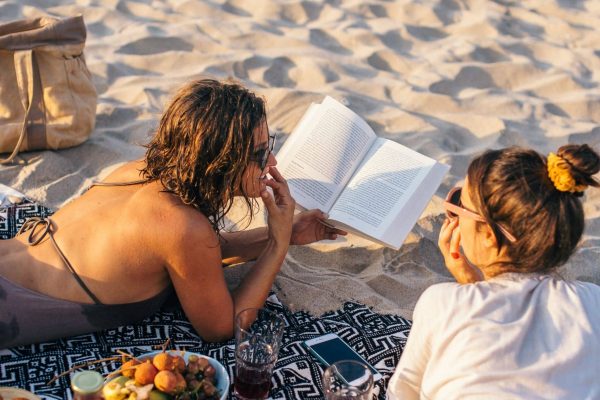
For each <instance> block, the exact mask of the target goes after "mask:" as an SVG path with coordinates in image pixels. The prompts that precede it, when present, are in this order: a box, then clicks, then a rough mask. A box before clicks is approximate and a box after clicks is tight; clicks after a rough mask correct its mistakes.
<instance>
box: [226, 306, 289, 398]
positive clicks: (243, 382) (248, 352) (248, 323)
mask: <svg viewBox="0 0 600 400" xmlns="http://www.w3.org/2000/svg"><path fill="white" fill-rule="evenodd" d="M284 327H285V323H284V321H283V319H282V318H281V317H280V316H279V315H277V314H276V313H274V312H272V311H269V310H266V309H264V308H248V309H246V310H243V311H240V312H239V314H238V315H237V316H236V317H235V379H234V388H235V395H236V397H237V398H239V399H243V400H251V399H252V400H253V399H266V398H267V396H268V395H269V389H270V388H271V375H272V374H273V367H274V366H275V363H276V362H277V356H278V354H279V347H280V346H281V338H282V337H283V330H284Z"/></svg>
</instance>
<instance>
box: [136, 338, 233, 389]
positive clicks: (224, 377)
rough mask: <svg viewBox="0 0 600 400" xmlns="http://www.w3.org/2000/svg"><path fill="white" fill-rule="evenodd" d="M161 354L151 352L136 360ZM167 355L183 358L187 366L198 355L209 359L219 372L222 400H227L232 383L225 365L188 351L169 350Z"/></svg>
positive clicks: (218, 378)
mask: <svg viewBox="0 0 600 400" xmlns="http://www.w3.org/2000/svg"><path fill="white" fill-rule="evenodd" d="M159 353H162V351H160V350H158V351H151V352H149V353H144V354H141V355H140V356H139V357H136V358H137V359H139V360H145V359H147V358H153V357H154V356H155V355H157V354H159ZM167 353H169V354H170V355H173V356H182V357H183V359H184V360H185V362H186V364H187V362H188V359H189V357H190V356H191V355H196V356H198V357H199V358H205V359H207V360H208V362H209V363H210V365H212V366H213V368H214V369H215V370H216V371H217V372H216V374H215V378H216V380H217V390H218V391H219V393H221V397H220V400H226V399H227V395H228V394H229V385H230V381H229V374H228V373H227V370H226V369H225V367H224V366H223V364H221V363H220V362H219V361H217V360H215V359H214V358H212V357H209V356H205V355H203V354H197V353H190V352H188V351H179V350H168V351H167ZM182 353H183V354H182Z"/></svg>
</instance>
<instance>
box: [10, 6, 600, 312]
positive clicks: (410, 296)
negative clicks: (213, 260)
mask: <svg viewBox="0 0 600 400" xmlns="http://www.w3.org/2000/svg"><path fill="white" fill-rule="evenodd" d="M79 13H81V14H83V15H84V17H85V21H86V24H87V29H88V40H87V45H86V50H85V56H86V59H87V64H88V67H89V69H90V71H91V73H92V75H93V80H94V83H95V85H96V88H97V91H98V108H97V121H96V129H95V130H94V132H93V134H92V135H91V137H90V139H89V140H88V141H87V142H86V143H84V144H83V145H81V146H79V147H76V148H72V149H66V150H61V151H57V152H50V151H44V152H33V153H27V154H24V155H23V158H24V159H25V160H26V163H27V164H26V165H25V166H20V165H16V166H9V167H0V182H1V183H3V184H6V185H9V186H11V187H14V188H15V189H17V190H20V191H22V192H23V193H25V194H26V195H27V196H29V197H31V198H33V199H35V200H37V201H39V202H41V203H43V204H45V205H47V206H50V207H53V208H58V207H60V206H62V205H64V204H65V203H67V202H69V201H70V200H72V199H73V198H75V197H77V196H78V195H80V194H81V193H82V191H83V190H84V189H85V188H86V187H87V185H88V184H89V183H90V181H91V180H94V179H101V178H103V177H104V176H106V174H108V173H109V172H110V171H111V170H112V169H114V168H115V167H116V166H118V165H120V164H121V163H123V162H125V161H127V160H130V159H133V158H137V157H141V156H142V155H143V154H144V149H143V147H141V145H143V144H144V143H146V142H147V141H148V138H149V136H150V135H152V132H153V129H154V128H155V127H156V125H157V120H158V117H159V115H160V113H161V111H162V109H163V107H164V105H165V103H166V101H167V100H168V99H169V96H170V95H171V94H172V93H173V91H174V90H175V89H176V88H177V87H179V86H180V85H181V84H182V83H184V82H186V81H189V80H191V79H195V78H199V77H202V76H209V77H215V78H218V79H227V78H233V79H236V80H238V81H240V82H242V83H243V84H245V85H247V86H248V87H249V88H251V89H252V90H254V91H256V92H257V93H259V94H260V95H262V96H264V98H265V99H266V100H267V103H268V107H269V126H270V128H271V129H272V130H273V131H274V132H276V133H277V135H278V139H279V142H278V145H277V148H280V146H281V144H282V143H283V142H284V141H285V139H286V137H287V136H288V135H289V134H290V133H291V131H292V130H293V128H294V127H295V125H296V123H297V122H298V120H299V119H300V117H301V116H302V115H303V114H304V112H305V111H306V109H307V107H308V106H309V105H310V103H311V102H320V101H321V100H322V99H323V98H324V97H325V96H326V95H330V96H332V97H335V98H336V99H338V100H340V101H343V102H344V103H345V104H347V105H348V107H350V108H351V109H352V110H354V111H355V112H356V113H358V114H359V115H361V116H362V117H363V118H364V119H365V120H366V121H367V122H368V123H369V124H370V126H371V127H372V128H373V129H374V131H375V132H376V133H377V134H378V135H379V136H382V137H385V138H388V139H391V140H395V141H397V142H399V143H401V144H403V145H406V146H408V147H411V148H413V149H415V150H417V151H419V152H421V153H423V154H425V155H427V156H430V157H432V158H435V159H437V160H439V161H441V162H444V163H447V164H449V165H451V169H450V172H449V173H448V175H447V176H446V177H445V179H444V181H443V183H442V185H441V187H440V188H439V190H438V191H437V193H436V195H435V196H434V197H433V199H432V201H431V202H430V203H429V205H428V206H427V208H426V210H425V212H424V213H423V215H422V216H421V219H420V220H419V222H418V223H417V225H416V226H415V227H414V229H413V231H412V232H411V234H410V235H409V236H408V238H407V240H406V242H405V244H404V246H403V247H402V248H401V249H400V250H399V251H393V250H390V249H386V248H382V247H381V246H379V245H375V244H372V243H370V242H368V241H366V240H364V239H361V238H358V237H355V236H350V237H347V238H340V239H339V240H337V241H335V242H323V243H318V244H314V245H311V246H303V247H293V248H291V249H290V251H289V255H288V257H287V259H286V261H285V263H284V265H283V267H282V271H281V273H280V275H279V277H278V278H277V281H276V284H275V289H276V291H277V293H278V294H279V296H280V298H281V299H282V300H283V301H284V303H286V304H287V305H288V306H290V307H291V308H292V309H294V310H297V309H304V310H307V311H309V312H311V313H313V314H320V313H322V312H325V311H328V310H332V309H335V308H338V307H339V306H340V305H341V304H342V303H343V302H344V301H345V300H349V299H354V300H357V301H360V302H362V303H364V304H367V305H369V306H371V307H373V309H374V310H376V311H379V312H389V313H396V314H400V315H402V316H405V317H408V318H411V316H412V310H413V308H414V304H415V302H416V300H417V298H418V296H419V295H420V293H422V291H423V290H425V288H427V287H428V286H430V285H432V284H435V283H438V282H443V281H449V280H451V277H450V275H449V273H448V272H447V271H446V270H445V267H444V265H443V260H442V257H441V254H440V253H439V251H438V250H437V246H436V242H437V235H438V232H439V228H440V225H441V223H442V221H443V215H442V214H443V210H442V207H441V203H442V199H443V198H444V196H445V194H446V193H447V191H448V190H449V189H450V188H451V187H452V186H453V185H454V184H455V183H457V181H459V180H461V179H463V176H464V174H465V172H466V167H467V165H468V162H469V160H470V159H471V158H472V157H473V156H475V155H477V154H478V153H480V152H481V151H483V150H484V149H487V148H498V147H504V146H509V145H522V146H528V147H533V148H535V149H536V150H538V151H540V152H542V153H548V152H550V151H556V149H557V148H558V147H559V146H561V145H563V144H566V143H589V144H591V145H594V146H596V149H599V148H600V127H599V126H598V123H599V122H600V102H599V94H600V92H599V89H598V82H599V81H600V50H598V49H600V31H599V30H598V26H600V3H599V2H595V1H591V0H587V1H586V0H578V1H576V0H532V1H522V2H521V1H511V0H497V1H474V0H473V1H469V0H431V1H400V0H398V1H383V0H382V1H365V0H360V1H358V0H347V1H343V0H327V1H298V0H281V1H271V0H253V1H245V0H226V1H223V0H206V1H197V0H170V1H138V0H77V1H67V0H51V1H48V0H7V1H2V2H0V22H8V21H11V20H15V19H21V18H29V17H37V16H41V15H51V16H55V17H63V16H72V15H75V14H79ZM585 211H586V215H587V220H586V223H587V226H586V231H585V237H584V239H583V240H582V243H581V249H580V250H579V251H578V253H577V254H576V255H575V256H574V257H573V258H572V261H571V262H570V263H569V264H568V265H567V266H566V267H565V268H564V269H563V271H562V274H563V275H564V276H565V277H567V278H577V279H582V280H587V281H593V282H596V283H600V268H598V267H599V265H598V260H599V259H600V191H598V190H596V191H594V190H589V191H588V192H587V195H586V203H585ZM243 212H244V211H243V210H241V209H236V210H235V212H234V215H232V217H231V218H232V219H231V221H232V223H237V222H238V218H239V216H240V215H242V214H243ZM263 223H264V218H263V217H262V216H259V217H258V218H257V219H256V220H255V221H254V222H253V225H261V224H263ZM250 267H251V264H248V265H246V266H240V267H235V268H231V269H229V270H228V272H227V274H228V276H229V279H230V280H231V282H232V284H233V283H235V281H236V279H239V276H240V274H242V273H243V271H244V270H245V269H246V268H250Z"/></svg>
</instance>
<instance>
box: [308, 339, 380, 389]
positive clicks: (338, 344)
mask: <svg viewBox="0 0 600 400" xmlns="http://www.w3.org/2000/svg"><path fill="white" fill-rule="evenodd" d="M303 344H304V346H305V347H306V348H307V349H308V351H310V352H311V354H312V355H313V356H315V357H316V358H317V360H319V361H320V362H321V363H323V364H325V365H326V366H330V365H331V364H333V363H334V362H336V361H341V360H355V361H360V362H361V363H363V364H365V365H366V366H368V367H369V369H370V370H371V372H372V373H373V380H374V381H378V380H379V379H381V374H380V373H379V371H377V370H376V369H375V367H373V366H372V365H371V364H369V363H368V362H367V360H365V359H364V358H363V357H362V356H361V355H360V354H358V353H357V352H356V351H354V349H353V348H352V347H350V346H349V345H348V344H347V343H346V342H344V341H343V340H342V338H341V337H339V336H338V335H336V334H335V333H328V334H326V335H323V336H319V337H316V338H314V339H309V340H306V341H304V342H303Z"/></svg>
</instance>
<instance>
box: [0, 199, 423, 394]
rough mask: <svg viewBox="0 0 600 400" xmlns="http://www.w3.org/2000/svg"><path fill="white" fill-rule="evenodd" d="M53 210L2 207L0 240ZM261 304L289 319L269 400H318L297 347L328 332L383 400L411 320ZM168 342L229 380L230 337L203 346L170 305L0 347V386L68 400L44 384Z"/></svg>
mask: <svg viewBox="0 0 600 400" xmlns="http://www.w3.org/2000/svg"><path fill="white" fill-rule="evenodd" d="M51 213H52V211H51V210H49V209H47V208H45V207H42V206H39V205H37V204H34V203H25V204H21V205H18V206H13V207H9V208H5V209H0V238H9V237H12V236H14V234H15V233H16V231H17V230H18V228H19V226H20V225H21V224H22V223H23V222H24V221H25V219H27V218H28V217H31V216H34V215H37V216H41V215H44V216H46V215H50V214H51ZM265 306H266V307H267V308H269V309H271V310H274V311H276V312H278V313H279V314H281V315H282V316H283V317H284V319H285V321H286V329H285V333H284V337H283V345H282V347H281V350H280V353H279V360H278V362H277V364H276V368H275V372H274V376H273V381H272V383H273V386H272V389H271V392H270V397H271V398H272V399H322V398H323V392H322V390H321V387H322V383H321V376H322V373H323V367H322V366H321V365H320V364H319V363H318V362H317V361H316V360H315V359H314V358H313V357H312V356H311V355H310V354H309V353H308V351H307V350H306V349H305V348H304V347H303V345H302V342H303V341H305V340H307V339H311V338H314V337H317V336H320V335H322V334H325V333H337V334H338V335H339V336H340V337H342V338H343V339H344V340H345V341H346V342H347V343H348V344H350V345H351V346H352V347H353V348H354V349H355V350H356V351H357V352H358V353H360V354H361V355H362V356H363V357H365V358H366V359H367V360H368V361H369V362H370V363H371V364H372V365H373V366H375V368H377V369H378V370H379V371H380V372H381V373H382V375H383V379H381V380H380V381H379V382H377V387H376V392H377V393H378V398H379V399H385V387H386V386H387V382H388V380H389V378H390V377H391V375H392V373H393V371H394V368H395V366H396V364H397V363H398V360H399V358H400V354H401V353H402V349H403V348H404V345H405V343H406V339H407V337H408V333H409V330H410V327H411V323H410V321H408V320H406V319H404V318H401V317H398V316H395V315H381V314H377V313H375V312H373V311H372V310H370V309H369V308H368V307H366V306H364V305H361V304H358V303H354V302H347V303H346V304H345V305H344V306H343V307H342V308H341V309H339V310H336V311H333V312H329V313H326V314H324V315H322V316H320V317H313V316H311V315H310V314H308V313H306V312H291V311H290V310H288V309H287V308H286V307H285V306H283V305H282V304H281V302H280V301H279V299H278V298H277V296H276V295H274V294H272V295H271V296H270V297H269V299H268V300H267V303H266V305H265ZM57 323H60V321H57ZM167 338H170V339H171V345H170V348H173V349H185V350H187V351H191V352H195V353H200V354H205V355H208V356H211V357H213V358H215V359H217V360H219V361H220V362H221V363H222V364H223V365H225V367H226V368H227V369H228V372H229V375H230V377H233V376H234V366H235V356H234V341H233V339H232V340H230V341H228V342H224V343H204V342H203V341H202V340H201V339H200V338H199V337H198V335H197V334H196V333H195V331H194V329H193V328H192V325H191V324H190V322H189V321H188V320H187V319H186V317H185V315H184V314H183V312H182V310H181V308H180V307H179V306H178V305H177V304H175V305H170V306H167V307H165V308H163V309H162V310H161V311H159V312H158V313H156V314H154V315H153V316H151V317H149V318H147V319H145V320H144V321H142V322H141V323H140V324H137V325H127V326H121V327H119V328H116V329H109V330H105V331H101V332H97V333H92V334H88V335H80V336H74V337H68V338H64V339H60V340H57V341H53V342H47V343H39V344H35V345H30V346H20V347H15V348H10V349H4V350H0V386H14V387H21V388H24V389H27V390H30V391H32V392H34V393H36V394H37V395H38V396H40V397H42V398H46V399H63V398H64V399H67V398H71V393H70V389H69V384H70V382H69V377H68V376H65V377H62V378H60V379H58V380H56V381H55V382H54V383H52V384H51V385H48V384H47V383H48V382H49V381H50V380H51V379H52V378H53V377H54V376H55V375H58V374H60V373H62V372H64V371H67V370H68V369H70V368H71V367H72V366H74V365H79V364H84V363H85V362H88V361H93V360H98V359H101V358H106V357H111V356H114V355H116V354H117V350H124V351H126V352H128V353H130V354H133V355H135V356H138V355H140V354H143V353H146V352H149V351H152V350H155V346H159V345H162V344H164V343H165V341H166V340H167ZM118 366H119V364H117V363H111V362H107V363H104V364H99V365H96V370H98V371H99V372H101V373H102V374H104V375H105V374H108V373H109V372H111V371H113V370H115V369H116V368H118Z"/></svg>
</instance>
